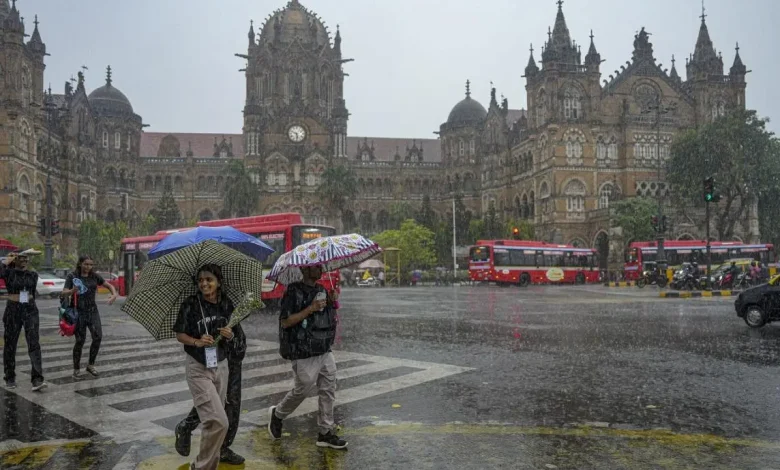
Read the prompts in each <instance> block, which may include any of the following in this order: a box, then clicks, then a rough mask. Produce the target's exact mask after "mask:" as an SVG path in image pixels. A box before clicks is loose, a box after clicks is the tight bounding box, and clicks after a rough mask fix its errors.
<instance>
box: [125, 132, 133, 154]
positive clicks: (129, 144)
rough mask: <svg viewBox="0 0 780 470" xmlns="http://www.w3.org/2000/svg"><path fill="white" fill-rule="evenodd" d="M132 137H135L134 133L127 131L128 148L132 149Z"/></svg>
mask: <svg viewBox="0 0 780 470" xmlns="http://www.w3.org/2000/svg"><path fill="white" fill-rule="evenodd" d="M132 138H133V134H131V133H129V132H128V133H127V137H126V139H127V150H132V149H133V141H132Z"/></svg>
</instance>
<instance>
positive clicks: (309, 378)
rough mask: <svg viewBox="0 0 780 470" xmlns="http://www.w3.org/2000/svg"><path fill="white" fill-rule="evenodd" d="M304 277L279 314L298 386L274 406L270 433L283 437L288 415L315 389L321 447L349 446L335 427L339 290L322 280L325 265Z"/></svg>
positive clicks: (282, 350) (282, 346)
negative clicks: (333, 348)
mask: <svg viewBox="0 0 780 470" xmlns="http://www.w3.org/2000/svg"><path fill="white" fill-rule="evenodd" d="M301 272H302V273H303V281H301V282H296V283H293V284H290V285H289V286H287V290H286V291H285V293H284V297H282V301H281V311H280V313H279V354H280V355H281V356H282V357H283V358H285V359H288V360H291V361H292V370H293V374H294V377H295V386H294V387H293V389H292V390H290V392H288V393H287V395H286V396H285V397H284V398H283V399H282V402H281V403H279V404H278V405H276V406H272V407H271V408H270V410H269V414H270V420H269V422H268V432H269V433H270V434H271V437H272V438H273V439H281V437H282V420H284V419H285V418H287V417H288V416H289V415H290V414H291V413H292V412H293V411H295V409H296V408H298V406H299V405H300V404H301V403H302V402H303V400H305V399H306V397H308V396H309V393H310V392H311V391H312V390H314V389H315V388H316V389H317V391H318V395H319V414H318V415H317V425H318V427H319V435H318V436H317V446H318V447H330V448H333V449H345V448H346V447H347V441H345V440H343V439H340V438H339V437H338V436H337V435H336V433H335V432H334V428H335V424H334V422H333V404H334V402H335V401H336V360H335V359H334V357H333V353H332V352H331V346H332V345H333V341H334V339H335V337H336V326H337V319H336V308H335V306H336V300H337V294H336V292H335V290H334V291H333V292H331V293H330V294H328V293H327V292H326V291H325V288H324V287H322V286H320V285H318V284H317V281H318V280H319V279H320V278H321V277H322V272H323V271H322V267H321V266H307V267H303V268H301Z"/></svg>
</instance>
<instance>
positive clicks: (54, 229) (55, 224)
mask: <svg viewBox="0 0 780 470" xmlns="http://www.w3.org/2000/svg"><path fill="white" fill-rule="evenodd" d="M58 233H60V220H59V219H53V220H52V221H51V234H52V236H53V235H57V234H58Z"/></svg>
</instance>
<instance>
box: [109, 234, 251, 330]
mask: <svg viewBox="0 0 780 470" xmlns="http://www.w3.org/2000/svg"><path fill="white" fill-rule="evenodd" d="M205 264H216V265H217V266H219V267H220V268H222V276H223V278H224V279H223V282H222V292H223V293H224V294H225V295H227V296H228V298H230V300H231V301H232V302H233V305H239V304H240V303H241V302H242V301H243V300H244V299H246V297H247V295H252V296H253V297H254V298H256V299H259V298H260V293H261V292H260V291H261V285H262V280H263V272H262V271H263V266H262V264H261V263H260V262H259V261H257V260H255V259H252V258H250V257H249V256H247V255H245V254H243V253H240V252H238V251H236V250H234V249H232V248H230V247H228V246H225V245H223V244H221V243H218V242H216V241H214V240H206V241H203V242H201V243H197V244H195V245H191V246H188V247H186V248H182V249H179V250H176V251H174V252H173V253H170V254H168V255H165V256H163V257H161V258H158V259H156V260H154V261H149V262H148V263H146V264H145V265H144V269H143V270H142V271H141V276H140V277H139V278H138V281H136V284H135V285H134V286H133V290H132V292H130V296H129V297H128V298H127V301H126V302H125V304H124V305H123V306H122V311H123V312H125V313H127V314H128V315H130V316H131V317H133V318H134V319H135V320H136V321H138V323H140V324H141V325H143V327H144V328H146V329H147V330H148V331H149V333H151V334H152V336H154V337H155V339H168V338H173V337H175V336H176V334H175V333H174V332H173V330H172V328H173V324H174V322H175V321H176V317H177V315H178V314H179V307H181V304H182V302H184V299H186V298H187V297H189V296H191V295H194V294H195V293H197V292H198V287H197V285H196V282H197V279H196V276H197V275H198V269H199V268H200V267H201V266H203V265H205Z"/></svg>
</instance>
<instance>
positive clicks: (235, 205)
mask: <svg viewBox="0 0 780 470" xmlns="http://www.w3.org/2000/svg"><path fill="white" fill-rule="evenodd" d="M224 174H225V176H226V177H227V179H228V182H229V184H227V187H226V188H225V193H224V199H223V201H224V202H223V204H224V206H223V209H222V212H223V214H226V215H227V216H228V217H248V216H250V215H252V214H253V213H255V212H256V211H257V203H258V202H259V200H260V192H259V188H258V187H257V185H256V184H255V183H254V182H253V181H252V177H251V172H250V171H249V170H247V168H246V167H245V166H244V162H242V161H239V160H233V161H231V162H230V163H229V164H228V166H227V168H226V169H225V172H224Z"/></svg>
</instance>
